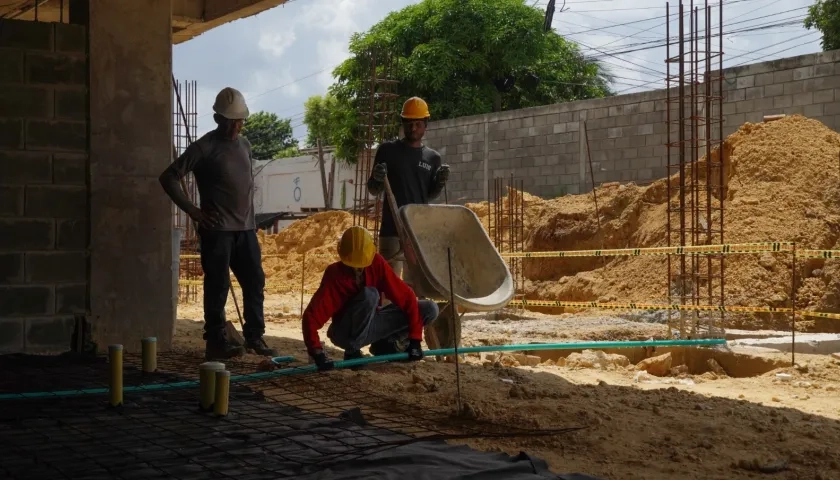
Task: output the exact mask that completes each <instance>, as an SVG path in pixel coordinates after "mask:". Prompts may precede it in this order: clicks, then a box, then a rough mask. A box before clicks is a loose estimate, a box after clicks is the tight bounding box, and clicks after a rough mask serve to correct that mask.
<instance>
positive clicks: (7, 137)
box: [0, 118, 23, 149]
mask: <svg viewBox="0 0 840 480" xmlns="http://www.w3.org/2000/svg"><path fill="white" fill-rule="evenodd" d="M0 148H18V149H22V148H23V121H22V120H20V119H17V118H0Z"/></svg>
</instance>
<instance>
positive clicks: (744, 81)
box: [735, 75, 755, 88]
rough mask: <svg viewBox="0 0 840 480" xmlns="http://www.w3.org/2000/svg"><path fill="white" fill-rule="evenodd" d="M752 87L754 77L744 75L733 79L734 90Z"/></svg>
mask: <svg viewBox="0 0 840 480" xmlns="http://www.w3.org/2000/svg"><path fill="white" fill-rule="evenodd" d="M754 86H755V75H746V76H741V77H738V78H736V79H735V88H750V87H754Z"/></svg>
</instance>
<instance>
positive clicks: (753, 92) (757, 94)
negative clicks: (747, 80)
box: [744, 87, 764, 100]
mask: <svg viewBox="0 0 840 480" xmlns="http://www.w3.org/2000/svg"><path fill="white" fill-rule="evenodd" d="M744 95H745V98H746V99H747V100H754V99H756V98H761V97H763V96H764V87H750V88H748V89H747V91H746V93H745V94H744Z"/></svg>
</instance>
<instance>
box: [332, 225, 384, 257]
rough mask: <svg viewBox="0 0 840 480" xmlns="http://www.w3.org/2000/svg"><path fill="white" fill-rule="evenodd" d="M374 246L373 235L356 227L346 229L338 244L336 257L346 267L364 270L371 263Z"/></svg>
mask: <svg viewBox="0 0 840 480" xmlns="http://www.w3.org/2000/svg"><path fill="white" fill-rule="evenodd" d="M375 253H376V246H375V245H374V244H373V235H371V234H370V232H369V231H368V230H367V229H366V228H364V227H360V226H358V225H356V226H353V227H350V228H348V229H347V230H345V231H344V234H343V235H341V240H339V242H338V256H339V257H341V262H342V263H343V264H345V265H347V266H348V267H353V268H365V267H367V266H369V265H370V264H371V263H373V255H374V254H375Z"/></svg>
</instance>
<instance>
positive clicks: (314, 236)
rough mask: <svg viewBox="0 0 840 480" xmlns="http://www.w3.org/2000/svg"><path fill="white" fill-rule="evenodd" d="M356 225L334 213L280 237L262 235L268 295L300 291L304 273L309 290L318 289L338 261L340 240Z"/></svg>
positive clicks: (314, 217) (298, 225) (297, 224)
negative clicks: (345, 232) (324, 276)
mask: <svg viewBox="0 0 840 480" xmlns="http://www.w3.org/2000/svg"><path fill="white" fill-rule="evenodd" d="M352 225H353V217H352V215H350V214H349V213H347V212H344V211H330V212H321V213H316V214H315V215H312V216H311V217H307V218H305V219H303V220H298V221H296V222H293V223H292V224H291V225H289V226H288V227H286V228H285V229H283V230H282V231H281V232H280V233H278V234H276V235H265V234H263V233H260V234H259V241H260V246H261V247H262V253H263V255H264V256H265V258H263V269H264V270H265V277H266V285H267V287H266V291H267V292H269V293H276V292H282V291H288V290H289V289H290V288H294V289H297V290H299V289H300V284H301V271H304V276H303V281H304V285H305V286H306V288H308V289H314V288H317V286H318V283H319V282H320V281H321V276H322V275H323V273H324V270H326V268H327V266H328V265H329V264H331V263H333V262H335V261H337V260H338V255H337V254H336V250H335V249H336V244H337V242H338V239H339V238H340V237H341V234H342V233H344V231H345V230H347V229H348V228H350V227H351V226H352ZM304 257H305V259H304ZM304 260H305V265H304ZM284 286H287V287H288V288H286V287H284Z"/></svg>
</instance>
